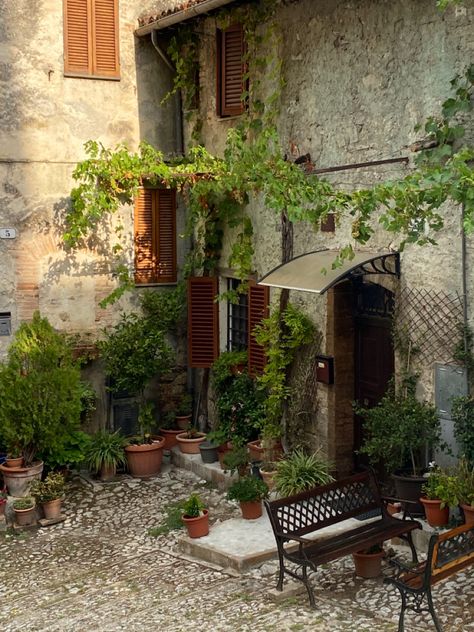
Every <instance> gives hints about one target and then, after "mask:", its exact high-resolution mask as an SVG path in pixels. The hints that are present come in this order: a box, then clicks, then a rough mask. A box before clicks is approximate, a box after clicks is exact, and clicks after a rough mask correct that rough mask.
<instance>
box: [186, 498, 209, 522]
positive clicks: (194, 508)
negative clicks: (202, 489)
mask: <svg viewBox="0 0 474 632" xmlns="http://www.w3.org/2000/svg"><path fill="white" fill-rule="evenodd" d="M204 509H206V505H205V504H204V502H203V501H202V499H201V497H200V496H199V495H198V494H191V496H189V498H188V499H187V500H186V501H185V502H184V504H183V516H186V518H197V517H198V516H200V515H201V514H202V512H203V510H204Z"/></svg>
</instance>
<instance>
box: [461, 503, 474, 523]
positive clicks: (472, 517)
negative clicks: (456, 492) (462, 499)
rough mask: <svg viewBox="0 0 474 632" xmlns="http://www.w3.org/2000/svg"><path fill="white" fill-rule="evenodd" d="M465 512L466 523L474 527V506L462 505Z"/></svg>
mask: <svg viewBox="0 0 474 632" xmlns="http://www.w3.org/2000/svg"><path fill="white" fill-rule="evenodd" d="M461 509H462V510H463V512H464V522H465V523H466V524H472V525H474V507H473V506H472V505H461Z"/></svg>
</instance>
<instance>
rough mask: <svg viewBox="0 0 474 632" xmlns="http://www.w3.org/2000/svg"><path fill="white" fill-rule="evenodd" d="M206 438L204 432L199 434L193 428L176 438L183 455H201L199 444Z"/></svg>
mask: <svg viewBox="0 0 474 632" xmlns="http://www.w3.org/2000/svg"><path fill="white" fill-rule="evenodd" d="M205 438H206V435H205V434H204V432H199V431H198V430H197V429H196V428H193V427H192V426H191V427H190V428H188V430H186V432H181V433H180V434H179V435H177V436H176V440H177V442H178V446H179V449H180V450H181V452H182V453H183V454H199V444H200V443H202V442H203V441H204V439H205Z"/></svg>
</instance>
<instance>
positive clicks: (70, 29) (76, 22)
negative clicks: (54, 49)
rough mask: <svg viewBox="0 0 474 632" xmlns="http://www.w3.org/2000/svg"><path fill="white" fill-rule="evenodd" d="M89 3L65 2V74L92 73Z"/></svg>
mask: <svg viewBox="0 0 474 632" xmlns="http://www.w3.org/2000/svg"><path fill="white" fill-rule="evenodd" d="M89 1H90V0H64V72H70V73H77V74H88V73H89V72H90V68H91V62H92V50H91V37H90V5H89Z"/></svg>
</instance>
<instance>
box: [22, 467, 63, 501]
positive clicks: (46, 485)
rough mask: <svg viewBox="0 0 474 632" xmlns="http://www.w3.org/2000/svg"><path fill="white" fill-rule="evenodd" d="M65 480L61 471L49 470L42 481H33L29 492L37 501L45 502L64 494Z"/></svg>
mask: <svg viewBox="0 0 474 632" xmlns="http://www.w3.org/2000/svg"><path fill="white" fill-rule="evenodd" d="M65 491H66V481H65V480H64V476H63V475H62V474H61V472H50V473H49V474H48V476H47V477H46V478H45V479H44V481H33V482H32V483H31V487H30V494H31V495H32V496H33V498H34V499H35V500H36V502H38V503H47V502H50V501H51V500H57V499H58V498H62V497H63V496H64V492H65Z"/></svg>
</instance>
